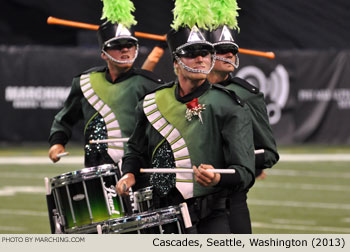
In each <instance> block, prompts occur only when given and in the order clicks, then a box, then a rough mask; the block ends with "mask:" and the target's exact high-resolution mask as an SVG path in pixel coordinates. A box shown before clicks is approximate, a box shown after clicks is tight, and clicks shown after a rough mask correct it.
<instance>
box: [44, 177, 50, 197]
mask: <svg viewBox="0 0 350 252" xmlns="http://www.w3.org/2000/svg"><path fill="white" fill-rule="evenodd" d="M44 181H45V189H46V195H50V194H51V188H50V184H49V178H48V177H45V178H44Z"/></svg>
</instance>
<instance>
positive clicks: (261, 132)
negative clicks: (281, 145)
mask: <svg viewBox="0 0 350 252" xmlns="http://www.w3.org/2000/svg"><path fill="white" fill-rule="evenodd" d="M219 84H220V85H223V86H225V87H226V88H227V89H230V90H233V91H234V92H235V93H236V94H237V95H238V96H239V97H240V98H241V99H242V100H243V101H244V102H245V103H246V104H247V105H248V107H249V109H250V114H251V117H252V123H253V134H254V145H255V149H256V150H259V149H263V150H264V153H263V154H258V155H256V159H255V161H256V166H255V168H256V169H257V170H258V169H265V168H270V167H272V166H273V165H274V164H276V163H277V161H278V160H279V155H278V152H277V147H276V142H275V139H274V136H273V133H272V129H271V126H270V123H269V119H268V115H267V110H266V104H265V100H264V94H263V93H261V92H260V91H259V89H258V88H256V87H255V86H253V85H251V84H249V83H248V82H247V81H245V80H243V79H241V78H238V77H229V79H227V80H225V81H223V82H221V83H219Z"/></svg>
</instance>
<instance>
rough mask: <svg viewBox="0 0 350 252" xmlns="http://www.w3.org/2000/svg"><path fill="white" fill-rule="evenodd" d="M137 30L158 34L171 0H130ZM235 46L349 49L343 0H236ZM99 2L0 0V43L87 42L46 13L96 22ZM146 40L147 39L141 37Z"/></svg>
mask: <svg viewBox="0 0 350 252" xmlns="http://www.w3.org/2000/svg"><path fill="white" fill-rule="evenodd" d="M133 2H134V4H135V7H136V12H135V17H136V19H137V21H138V25H137V27H136V28H137V29H136V30H137V31H142V32H149V33H156V34H164V33H166V31H167V30H168V29H169V24H170V23H171V20H172V12H171V10H172V9H173V7H174V1H173V0H133ZM237 2H238V4H239V6H240V7H241V11H240V12H239V13H240V16H239V18H238V21H239V25H240V28H241V32H240V35H239V42H240V46H241V47H243V48H251V49H257V48H259V49H293V48H297V49H330V48H349V47H350V43H349V41H350V32H349V31H350V15H349V13H350V1H348V0H333V1H329V0H328V1H327V0H291V1H286V0H268V1H263V0H237ZM101 10H102V1H100V0H73V1H71V0H60V1H57V0H40V1H38V0H4V1H2V2H1V9H0V44H28V43H30V44H46V45H48V44H49V45H71V46H76V45H93V44H94V43H96V42H95V41H96V39H95V37H94V36H95V33H94V32H88V31H83V30H79V29H75V28H68V27H59V26H49V25H47V24H46V18H47V17H48V16H55V17H58V18H63V19H69V20H75V21H81V22H87V23H92V24H100V22H101V21H100V16H101ZM144 43H150V41H144Z"/></svg>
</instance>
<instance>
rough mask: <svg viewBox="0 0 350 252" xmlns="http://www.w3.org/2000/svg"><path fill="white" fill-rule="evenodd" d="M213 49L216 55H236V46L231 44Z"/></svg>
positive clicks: (216, 46)
mask: <svg viewBox="0 0 350 252" xmlns="http://www.w3.org/2000/svg"><path fill="white" fill-rule="evenodd" d="M214 48H215V51H216V54H226V53H232V54H233V55H236V54H237V53H238V46H236V45H232V44H221V45H215V46H214Z"/></svg>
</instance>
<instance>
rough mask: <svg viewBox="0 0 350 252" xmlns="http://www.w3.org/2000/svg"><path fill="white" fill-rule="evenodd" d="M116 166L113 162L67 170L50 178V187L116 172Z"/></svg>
mask: <svg viewBox="0 0 350 252" xmlns="http://www.w3.org/2000/svg"><path fill="white" fill-rule="evenodd" d="M115 169H116V167H115V166H114V165H113V164H104V165H99V166H95V167H88V168H83V169H81V170H78V171H72V172H67V173H64V174H61V175H59V176H56V177H53V178H51V179H50V183H51V187H52V188H57V187H60V186H64V185H67V184H72V183H76V182H80V181H82V180H87V179H92V178H97V177H100V176H109V175H115V174H116V170H115Z"/></svg>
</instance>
